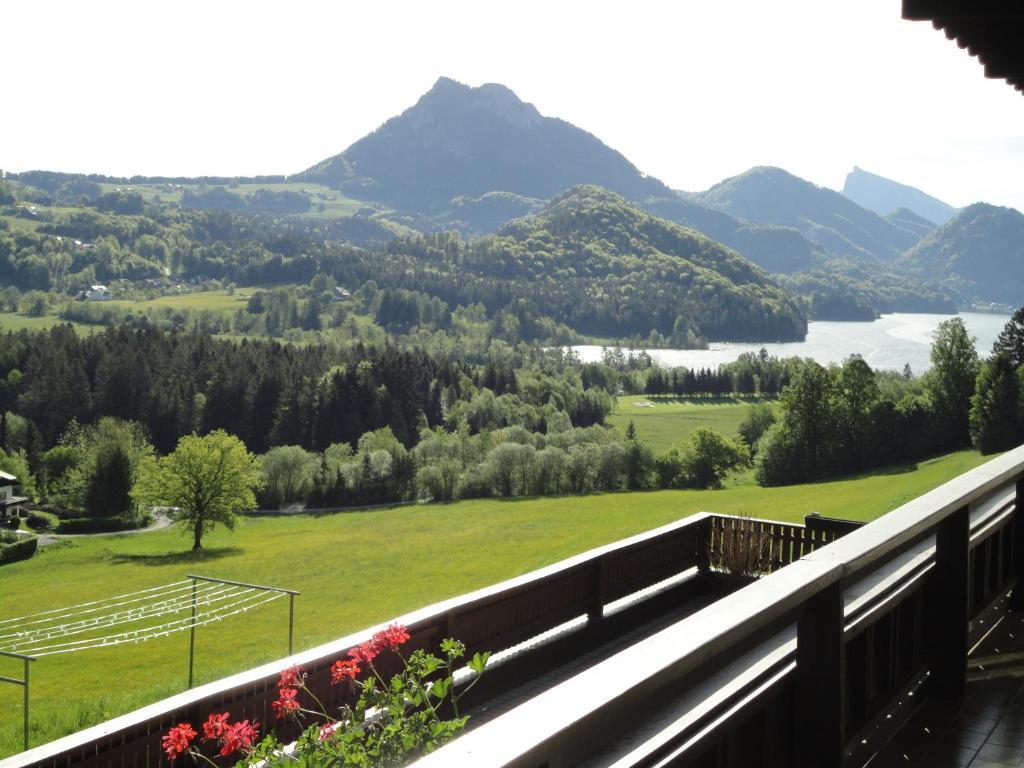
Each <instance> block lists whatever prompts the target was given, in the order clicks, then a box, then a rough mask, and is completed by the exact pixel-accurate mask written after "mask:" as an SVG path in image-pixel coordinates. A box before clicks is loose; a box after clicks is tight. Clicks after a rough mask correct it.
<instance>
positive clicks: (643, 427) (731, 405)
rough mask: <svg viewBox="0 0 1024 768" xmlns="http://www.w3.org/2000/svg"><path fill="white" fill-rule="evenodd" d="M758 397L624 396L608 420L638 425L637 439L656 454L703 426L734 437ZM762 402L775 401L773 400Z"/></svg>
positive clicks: (619, 398) (626, 424) (615, 424)
mask: <svg viewBox="0 0 1024 768" xmlns="http://www.w3.org/2000/svg"><path fill="white" fill-rule="evenodd" d="M756 402H761V401H759V400H757V399H755V398H739V397H726V398H699V397H698V398H675V397H650V396H647V395H621V396H620V397H618V398H616V401H615V411H614V413H613V414H612V415H611V416H610V417H608V423H609V424H611V425H612V426H615V427H618V428H619V429H622V430H625V429H626V428H627V427H628V425H629V422H631V421H632V422H633V425H634V426H635V427H636V435H637V439H639V440H640V441H642V442H645V443H647V444H648V445H649V446H650V447H651V449H652V450H653V451H654V452H655V453H656V454H658V453H664V452H665V451H667V450H669V449H670V448H673V447H675V446H677V445H678V444H679V443H680V442H681V441H683V440H685V439H686V438H687V437H688V436H689V435H690V433H691V432H693V431H694V430H695V429H699V428H700V427H709V428H711V429H714V430H716V431H718V432H721V433H722V434H724V435H727V436H729V437H735V436H736V434H737V430H738V429H739V426H740V423H741V422H742V421H743V417H744V416H745V415H746V413H747V410H748V409H749V408H750V406H751V405H752V404H753V403H756ZM763 402H769V403H773V402H774V401H773V400H765V401H763Z"/></svg>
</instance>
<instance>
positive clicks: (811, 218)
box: [691, 166, 919, 261]
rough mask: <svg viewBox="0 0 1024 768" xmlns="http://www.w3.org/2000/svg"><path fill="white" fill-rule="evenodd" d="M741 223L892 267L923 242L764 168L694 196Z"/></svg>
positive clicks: (804, 183)
mask: <svg viewBox="0 0 1024 768" xmlns="http://www.w3.org/2000/svg"><path fill="white" fill-rule="evenodd" d="M691 199H692V200H693V201H695V202H697V203H700V204H701V205H705V206H708V207H710V208H715V209H716V210H719V211H723V212H725V213H728V214H730V215H732V216H735V217H736V218H739V219H745V220H747V221H751V222H757V223H761V224H773V225H776V226H784V227H792V228H794V229H797V230H799V231H800V232H801V233H803V235H804V236H805V237H807V238H808V239H809V240H811V241H813V242H816V243H818V244H819V245H820V246H821V247H823V248H824V249H826V250H827V251H828V252H829V253H831V254H833V255H835V256H845V257H853V258H866V259H877V260H880V261H893V260H894V259H896V257H898V256H899V255H900V254H901V253H902V252H903V251H904V250H906V249H907V248H910V247H911V246H913V245H914V244H915V243H916V242H917V241H918V239H919V236H918V235H917V234H916V233H915V232H914V231H912V230H910V229H905V228H903V227H902V226H899V225H898V224H895V223H893V222H891V221H887V220H886V219H883V218H882V217H881V216H879V215H878V214H876V213H874V212H873V211H869V210H867V209H865V208H862V207H860V206H859V205H857V204H856V203H854V202H853V201H852V200H850V199H848V198H847V197H844V196H843V195H841V194H839V193H838V192H836V191H835V190H831V189H827V188H825V187H819V186H817V185H815V184H812V183H811V182H809V181H806V180H804V179H801V178H799V177H798V176H794V175H793V174H791V173H789V172H788V171H785V170H783V169H781V168H773V167H769V166H760V167H757V168H751V169H750V170H749V171H746V172H745V173H742V174H740V175H739V176H733V177H732V178H729V179H725V180H724V181H721V182H719V183H718V184H716V185H714V186H713V187H711V188H710V189H708V190H706V191H704V192H699V193H696V194H694V195H692V196H691Z"/></svg>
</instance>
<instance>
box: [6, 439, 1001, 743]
mask: <svg viewBox="0 0 1024 768" xmlns="http://www.w3.org/2000/svg"><path fill="white" fill-rule="evenodd" d="M982 461H983V459H982V457H980V456H979V455H977V454H975V453H973V452H961V453H955V454H951V455H949V456H946V457H942V458H939V459H934V460H931V461H927V462H921V463H920V464H918V465H908V466H903V467H897V468H891V469H889V470H888V471H885V472H880V473H875V474H873V475H865V476H863V477H859V478H852V479H846V480H839V481H833V482H828V483H817V484H809V485H803V486H794V487H789V488H768V489H763V488H757V487H755V486H752V485H749V484H743V485H734V486H732V487H729V488H727V489H725V490H720V491H656V492H648V493H611V494H598V495H592V496H585V497H555V498H536V499H523V500H507V501H506V500H480V501H465V502H457V503H453V504H448V505H424V506H406V507H397V508H391V509H380V510H374V511H369V512H361V513H338V514H332V515H321V516H314V515H301V516H295V517H289V518H255V519H246V520H244V521H242V522H241V523H240V525H239V527H238V528H237V530H236V531H235V532H234V533H233V534H231V533H227V532H225V531H216V532H214V533H213V534H212V535H211V536H210V537H209V539H208V540H207V541H206V548H205V549H204V550H202V551H201V552H199V553H192V552H191V551H189V549H188V547H189V541H188V540H187V539H186V538H185V537H184V536H183V535H182V534H181V533H180V532H178V531H176V530H168V531H159V532H154V533H147V534H141V535H134V536H132V535H128V536H125V535H122V536H98V537H89V538H82V539H77V540H74V541H73V542H68V543H65V544H61V545H57V546H53V547H49V548H46V549H44V550H42V551H41V552H40V553H39V554H37V555H36V557H34V558H33V559H31V560H27V561H24V562H19V563H12V564H9V565H6V566H3V567H2V568H0V594H3V596H4V600H3V609H2V613H0V619H3V618H12V617H15V616H21V615H24V614H27V613H33V612H37V611H41V610H47V609H52V608H59V607H61V606H66V605H71V604H74V603H79V602H83V601H86V600H90V599H96V598H100V597H105V596H111V595H116V594H120V593H124V592H127V591H131V590H136V589H144V588H147V587H153V586H157V585H159V584H165V583H168V582H171V581H177V580H179V579H181V578H182V577H183V576H184V575H185V574H186V573H199V574H203V575H207V576H215V577H220V578H228V579H238V580H242V581H254V582H258V583H263V584H270V585H277V586H284V587H290V588H294V589H299V590H301V591H302V595H301V596H300V597H299V598H298V599H297V602H296V649H302V648H308V647H311V646H313V645H315V644H317V643H322V642H325V641H327V640H330V639H331V638H334V637H338V636H341V635H344V634H346V633H348V632H352V631H355V630H358V629H360V628H362V627H366V626H369V625H371V624H373V623H375V622H379V621H382V620H386V619H387V618H390V617H392V616H396V615H398V614H401V613H403V612H405V611H408V610H411V609H413V608H416V607H418V606H422V605H425V604H429V603H431V602H434V601H436V600H439V599H442V598H445V597H449V596H452V595H456V594H460V593H463V592H466V591H468V590H472V589H474V588H477V587H481V586H484V585H486V584H489V583H493V582H495V581H499V580H502V579H505V578H508V577H510V576H513V575H515V574H520V573H523V572H526V571H529V570H532V569H535V568H538V567H540V566H543V565H545V564H548V563H552V562H554V561H557V560H560V559H562V558H565V557H567V556H569V555H572V554H574V553H577V552H581V551H583V550H586V549H589V548H591V547H594V546H597V545H599V544H603V543H607V542H610V541H614V540H616V539H619V538H622V537H623V536H627V535H630V534H633V533H636V532H639V531H643V530H647V529H650V528H653V527H655V526H658V525H662V524H664V523H666V522H669V521H672V520H675V519H678V518H680V517H684V516H686V515H689V514H692V513H694V512H698V511H701V510H707V511H716V512H732V513H735V512H748V513H751V514H754V515H758V516H764V517H772V518H776V519H780V520H792V521H799V520H801V519H802V517H803V515H804V514H806V513H808V512H811V511H817V512H821V513H822V514H825V515H834V516H840V517H847V518H856V519H861V520H868V519H871V518H873V517H876V516H877V515H879V514H882V513H884V512H886V511H888V510H890V509H893V508H894V507H896V506H899V505H900V504H902V503H903V502H905V501H907V500H909V499H911V498H913V497H915V496H917V495H920V494H921V493H923V492H924V491H926V490H929V489H931V488H933V487H935V486H937V485H939V484H941V483H942V482H944V481H945V480H947V479H949V478H951V477H954V476H956V475H958V474H960V473H962V472H965V471H966V470H968V469H970V468H972V467H974V466H976V465H978V464H980V463H982ZM286 627H287V606H286V604H285V603H284V602H283V601H279V602H276V603H273V604H272V605H270V606H268V607H266V608H262V609H260V610H259V611H254V612H252V613H249V614H245V615H243V616H241V617H238V618H235V619H232V620H230V621H226V622H223V623H219V624H215V625H213V626H212V627H209V628H205V627H204V628H202V629H200V630H199V632H198V635H197V675H198V680H199V681H200V682H206V681H209V680H212V679H216V678H217V677H221V676H223V675H225V674H228V673H231V672H236V671H238V670H241V669H243V668H245V667H248V666H252V665H254V664H257V663H260V662H264V661H269V660H271V659H273V658H276V657H280V656H283V655H284V653H285V650H286ZM187 643H188V638H187V633H179V634H178V635H172V636H170V637H169V638H166V639H160V640H154V641H150V642H148V643H144V644H140V645H137V646H135V645H126V646H122V647H121V648H120V649H103V650H93V651H88V652H85V653H82V654H73V655H68V656H52V657H46V658H43V659H40V660H39V661H37V662H36V663H35V665H34V667H33V669H32V680H33V685H32V707H33V718H32V734H31V739H32V743H33V744H39V743H42V742H44V741H48V740H50V739H53V738H56V737H57V736H60V735H62V734H65V733H68V732H71V731H74V730H77V729H79V728H82V727H85V726H87V725H91V724H93V723H96V722H98V721H100V720H103V719H106V718H109V717H112V716H114V715H116V714H119V713H123V712H125V711H127V710H130V709H132V708H134V707H137V706H141V705H142V704H144V703H147V702H151V701H154V700H157V699H159V698H162V697H164V696H167V695H170V694H172V693H175V692H177V691H180V690H182V688H183V687H184V684H185V679H186V675H187V659H188V653H187ZM8 666H11V664H10V663H6V664H4V663H3V662H0V675H5V674H12V673H18V672H20V668H17V669H15V668H11V669H7V667H8ZM20 695H21V691H20V689H18V688H16V687H15V686H12V685H3V686H0V755H4V754H10V753H12V752H13V751H15V750H16V749H17V748H18V745H19V744H20V738H21V736H20V720H19V718H20V708H19V702H20V698H19V697H20Z"/></svg>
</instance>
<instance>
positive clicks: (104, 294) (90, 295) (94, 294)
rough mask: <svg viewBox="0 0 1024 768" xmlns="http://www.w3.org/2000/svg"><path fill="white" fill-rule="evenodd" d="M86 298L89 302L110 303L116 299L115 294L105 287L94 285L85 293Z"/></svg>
mask: <svg viewBox="0 0 1024 768" xmlns="http://www.w3.org/2000/svg"><path fill="white" fill-rule="evenodd" d="M85 298H86V299H87V300H88V301H110V300H111V299H112V298H114V294H112V293H111V292H110V291H109V290H107V286H105V285H92V286H89V290H88V291H86V292H85Z"/></svg>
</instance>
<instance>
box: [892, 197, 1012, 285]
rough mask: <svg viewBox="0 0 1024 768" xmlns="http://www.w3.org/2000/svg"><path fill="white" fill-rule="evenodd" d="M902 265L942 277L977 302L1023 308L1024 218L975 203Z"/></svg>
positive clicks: (1007, 209)
mask: <svg viewBox="0 0 1024 768" xmlns="http://www.w3.org/2000/svg"><path fill="white" fill-rule="evenodd" d="M900 266H902V267H903V268H905V269H907V270H908V271H910V272H912V273H914V274H919V275H922V276H929V277H932V278H936V279H941V280H943V282H945V283H946V284H948V285H950V286H951V287H953V288H955V289H957V290H959V291H960V292H961V293H963V294H964V295H967V296H971V297H973V298H975V299H976V300H981V301H994V302H1000V303H1006V304H1013V305H1016V304H1019V303H1020V297H1021V296H1022V295H1024V215H1022V214H1021V213H1020V211H1017V210H1015V209H1013V208H1002V207H999V206H995V205H988V204H986V203H975V204H974V205H971V206H968V207H967V208H964V209H963V210H962V211H960V213H959V214H957V216H956V217H955V218H953V219H951V220H950V221H948V222H946V223H945V224H943V225H942V226H941V227H939V228H938V229H936V230H934V231H933V232H932V233H931V234H929V235H928V236H927V237H926V238H925V239H924V240H922V241H921V242H920V243H919V244H918V245H917V246H915V247H914V248H912V249H911V250H910V251H908V252H907V254H906V255H905V256H904V257H903V258H902V259H901V260H900Z"/></svg>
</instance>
